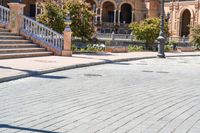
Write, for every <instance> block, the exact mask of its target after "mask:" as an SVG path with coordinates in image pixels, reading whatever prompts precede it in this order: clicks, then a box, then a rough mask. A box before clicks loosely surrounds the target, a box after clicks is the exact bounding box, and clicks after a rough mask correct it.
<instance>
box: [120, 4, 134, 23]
mask: <svg viewBox="0 0 200 133" xmlns="http://www.w3.org/2000/svg"><path fill="white" fill-rule="evenodd" d="M131 20H132V7H131V5H130V4H127V3H125V4H123V5H122V6H121V15H120V23H131Z"/></svg>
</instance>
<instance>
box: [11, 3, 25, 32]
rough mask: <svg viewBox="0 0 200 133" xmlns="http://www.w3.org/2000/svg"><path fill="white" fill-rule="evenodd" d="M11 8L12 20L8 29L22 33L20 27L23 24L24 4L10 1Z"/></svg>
mask: <svg viewBox="0 0 200 133" xmlns="http://www.w3.org/2000/svg"><path fill="white" fill-rule="evenodd" d="M8 6H9V8H10V21H9V24H8V29H9V30H10V31H11V32H12V33H15V34H18V35H19V33H20V28H21V25H22V20H21V15H23V13H24V7H25V5H24V4H20V3H8Z"/></svg>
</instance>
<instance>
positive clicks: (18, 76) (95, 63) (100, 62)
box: [0, 54, 200, 83]
mask: <svg viewBox="0 0 200 133" xmlns="http://www.w3.org/2000/svg"><path fill="white" fill-rule="evenodd" d="M190 56H200V55H194V54H188V55H167V56H166V58H168V57H190ZM153 58H158V57H157V56H147V57H132V58H122V59H113V60H106V59H105V60H103V61H98V62H91V63H82V64H76V65H70V66H64V67H59V68H53V69H49V70H41V71H36V72H33V73H27V74H19V75H15V76H9V77H5V78H0V83H3V82H9V81H13V80H18V79H23V78H27V77H34V76H39V75H42V74H48V73H53V72H59V71H64V70H70V69H76V68H83V67H89V66H97V65H103V64H109V63H116V62H125V61H136V60H143V59H153Z"/></svg>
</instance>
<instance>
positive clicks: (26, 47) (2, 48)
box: [0, 28, 53, 59]
mask: <svg viewBox="0 0 200 133" xmlns="http://www.w3.org/2000/svg"><path fill="white" fill-rule="evenodd" d="M49 55H53V53H52V52H47V51H46V50H45V49H44V48H41V47H40V46H39V45H37V44H34V43H32V42H31V41H30V40H26V39H25V38H24V37H23V36H18V35H16V34H13V33H10V32H9V30H7V29H5V28H0V59H9V58H24V57H37V56H49Z"/></svg>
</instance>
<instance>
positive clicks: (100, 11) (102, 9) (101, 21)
mask: <svg viewBox="0 0 200 133" xmlns="http://www.w3.org/2000/svg"><path fill="white" fill-rule="evenodd" d="M102 11H103V9H102V8H101V9H100V24H102Z"/></svg>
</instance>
